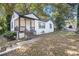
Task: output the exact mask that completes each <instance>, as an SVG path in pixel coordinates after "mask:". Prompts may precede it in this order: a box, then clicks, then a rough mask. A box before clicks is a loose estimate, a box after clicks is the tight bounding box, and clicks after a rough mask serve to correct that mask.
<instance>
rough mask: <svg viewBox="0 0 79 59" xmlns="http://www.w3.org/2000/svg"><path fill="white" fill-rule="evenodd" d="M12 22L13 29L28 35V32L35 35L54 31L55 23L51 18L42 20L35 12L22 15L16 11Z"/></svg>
mask: <svg viewBox="0 0 79 59" xmlns="http://www.w3.org/2000/svg"><path fill="white" fill-rule="evenodd" d="M10 24H11V27H10V28H11V31H15V32H19V33H26V35H27V32H29V33H33V34H34V35H40V34H44V33H50V32H54V24H53V22H52V21H51V20H46V21H45V20H44V21H43V20H40V19H39V18H38V17H37V16H36V15H34V14H33V13H32V14H27V15H20V14H18V13H17V12H14V13H13V15H12V18H11V22H10ZM22 35H23V34H22Z"/></svg>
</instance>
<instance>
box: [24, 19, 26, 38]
mask: <svg viewBox="0 0 79 59" xmlns="http://www.w3.org/2000/svg"><path fill="white" fill-rule="evenodd" d="M24 21H25V31H24V34H25V35H24V37H25V36H26V18H24Z"/></svg>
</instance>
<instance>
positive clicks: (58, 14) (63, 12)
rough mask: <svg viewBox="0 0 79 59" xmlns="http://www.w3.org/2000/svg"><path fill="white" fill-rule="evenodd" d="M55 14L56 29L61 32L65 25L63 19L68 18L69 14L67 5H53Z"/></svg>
mask: <svg viewBox="0 0 79 59" xmlns="http://www.w3.org/2000/svg"><path fill="white" fill-rule="evenodd" d="M54 7H55V12H54V14H53V15H54V17H55V23H56V26H57V29H59V30H61V29H62V28H63V26H64V25H65V17H68V14H69V5H68V4H54Z"/></svg>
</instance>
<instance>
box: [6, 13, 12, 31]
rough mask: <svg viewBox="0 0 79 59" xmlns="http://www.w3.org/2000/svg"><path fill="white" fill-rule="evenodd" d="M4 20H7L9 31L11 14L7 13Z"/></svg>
mask: <svg viewBox="0 0 79 59" xmlns="http://www.w3.org/2000/svg"><path fill="white" fill-rule="evenodd" d="M6 20H7V30H8V31H10V21H11V15H7V17H6Z"/></svg>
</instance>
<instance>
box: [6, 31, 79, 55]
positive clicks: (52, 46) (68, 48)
mask: <svg viewBox="0 0 79 59" xmlns="http://www.w3.org/2000/svg"><path fill="white" fill-rule="evenodd" d="M38 38H39V40H37V41H35V42H33V43H30V44H27V43H26V44H24V45H23V46H22V48H20V49H16V50H15V51H12V52H10V53H7V54H5V55H6V56H77V55H78V56H79V35H78V34H75V33H73V32H62V31H59V32H54V33H49V34H45V35H41V36H39V37H38ZM38 38H37V39H38Z"/></svg>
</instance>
